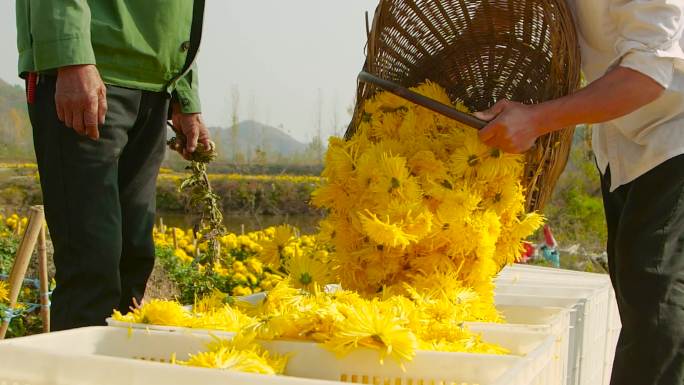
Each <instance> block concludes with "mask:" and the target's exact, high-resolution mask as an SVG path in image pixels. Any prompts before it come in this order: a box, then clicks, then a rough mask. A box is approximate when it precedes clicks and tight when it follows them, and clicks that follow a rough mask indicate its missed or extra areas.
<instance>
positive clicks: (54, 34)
mask: <svg viewBox="0 0 684 385" xmlns="http://www.w3.org/2000/svg"><path fill="white" fill-rule="evenodd" d="M16 5H17V46H18V49H19V75H20V76H24V75H25V74H26V73H27V72H50V71H53V70H55V69H56V68H59V67H63V66H68V65H76V64H95V65H96V66H97V69H98V70H99V72H100V75H101V76H102V80H103V81H104V82H105V83H107V84H111V85H116V86H122V87H128V88H134V89H140V90H147V91H156V92H160V91H167V92H169V93H172V94H173V96H174V97H175V98H177V100H178V101H179V102H180V103H181V106H182V110H183V112H186V113H191V112H200V102H199V95H198V90H197V88H198V80H197V69H196V65H195V64H194V63H193V65H192V67H189V68H187V67H186V60H187V57H188V55H189V53H192V52H197V49H196V48H197V47H191V43H190V33H191V29H192V28H191V26H192V25H193V24H196V25H197V26H196V28H201V24H200V23H201V19H202V15H201V14H198V15H195V16H194V18H195V23H193V1H191V0H17V2H16ZM198 13H199V12H198ZM195 40H196V42H197V43H199V39H195ZM190 60H193V61H194V57H191V58H190ZM186 68H187V71H184V69H186Z"/></svg>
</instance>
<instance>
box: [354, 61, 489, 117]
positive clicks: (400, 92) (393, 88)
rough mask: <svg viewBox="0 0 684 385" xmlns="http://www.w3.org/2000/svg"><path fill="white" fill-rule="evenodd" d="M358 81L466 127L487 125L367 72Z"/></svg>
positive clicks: (362, 72) (360, 75) (361, 74)
mask: <svg viewBox="0 0 684 385" xmlns="http://www.w3.org/2000/svg"><path fill="white" fill-rule="evenodd" d="M358 80H359V81H360V82H363V83H368V84H372V85H374V86H376V87H378V88H380V89H382V90H384V91H387V92H389V93H391V94H394V95H397V96H399V97H400V98H403V99H406V100H408V101H409V102H411V103H415V104H417V105H419V106H422V107H425V108H427V109H428V110H431V111H434V112H436V113H438V114H440V115H444V116H446V117H447V118H450V119H453V120H455V121H457V122H460V123H463V124H465V125H466V126H470V127H473V128H476V129H478V130H481V129H483V128H484V127H485V126H486V125H487V122H486V121H484V120H480V119H478V118H476V117H474V116H473V115H470V114H466V113H464V112H461V111H459V110H457V109H455V108H453V107H451V106H448V105H446V104H443V103H440V102H438V101H436V100H434V99H430V98H428V97H426V96H423V95H421V94H419V93H417V92H413V91H411V90H409V89H408V88H405V87H402V86H400V85H399V84H396V83H394V82H391V81H389V80H385V79H381V78H379V77H377V76H375V75H372V74H370V73H368V72H366V71H361V72H360V73H359V77H358Z"/></svg>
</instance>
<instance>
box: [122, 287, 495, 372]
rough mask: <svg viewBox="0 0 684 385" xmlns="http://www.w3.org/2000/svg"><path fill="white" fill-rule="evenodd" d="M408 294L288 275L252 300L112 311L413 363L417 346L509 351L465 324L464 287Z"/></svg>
mask: <svg viewBox="0 0 684 385" xmlns="http://www.w3.org/2000/svg"><path fill="white" fill-rule="evenodd" d="M447 286H448V283H447ZM407 291H408V292H409V293H410V296H409V297H406V296H403V295H394V296H388V297H386V298H373V299H367V298H363V297H362V296H360V295H359V294H358V293H356V292H353V291H346V290H342V289H339V290H330V291H325V290H321V289H319V287H318V286H317V285H314V286H313V289H312V290H311V291H310V292H307V291H304V290H301V289H297V288H295V287H293V285H292V284H291V282H290V280H289V279H287V280H284V281H282V282H280V283H279V284H278V285H277V286H276V287H275V288H274V289H273V290H271V291H269V292H268V293H267V295H266V296H265V298H264V299H263V300H262V301H260V302H258V303H256V304H250V303H247V302H241V301H238V302H237V303H235V304H234V305H230V304H227V303H226V302H225V300H224V299H225V298H224V297H223V296H222V294H221V293H214V294H212V295H210V296H207V297H205V298H203V299H201V300H199V301H197V303H195V305H194V306H193V308H192V310H189V309H187V308H184V307H183V306H181V305H180V304H179V303H178V302H175V301H165V300H152V301H150V302H149V303H146V304H144V305H143V306H142V307H140V308H138V309H136V310H135V311H133V312H131V313H128V314H126V315H122V314H121V313H119V312H115V313H114V315H113V318H114V319H115V320H118V321H122V322H134V323H144V324H151V325H164V326H181V327H189V328H196V329H210V330H222V331H230V332H236V333H237V336H238V338H239V337H244V336H249V337H250V338H258V339H259V340H305V341H312V342H316V343H320V344H322V346H323V347H325V348H326V349H328V350H330V351H331V352H334V353H336V354H337V355H339V356H344V355H346V354H348V353H349V352H351V351H353V350H354V349H357V348H369V349H374V350H376V351H378V352H379V354H380V361H381V362H382V360H383V359H384V358H385V357H390V358H392V359H394V360H396V361H397V362H399V363H400V364H403V363H405V362H408V361H411V360H412V359H413V357H414V356H415V354H416V352H417V351H418V350H433V351H443V352H470V353H487V354H505V353H507V351H506V350H505V349H503V348H501V347H498V346H496V345H492V344H488V343H486V342H483V341H482V340H481V337H480V336H479V335H477V334H474V333H472V332H471V331H470V330H469V329H468V328H467V327H466V326H465V325H464V323H463V319H464V318H465V317H466V315H467V314H468V312H469V310H470V308H471V307H472V306H477V301H478V299H477V296H474V295H472V293H471V292H469V291H465V290H463V291H461V292H460V293H459V295H458V297H456V298H451V297H449V296H448V295H447V294H446V293H447V292H449V293H452V292H453V291H451V290H433V291H431V292H426V293H418V292H417V291H416V290H413V289H411V288H407ZM222 354H223V353H222ZM212 357H213V356H212ZM216 359H217V360H219V361H221V362H223V359H219V358H216ZM213 360H214V358H212V360H209V361H208V362H215V361H213ZM206 365H208V364H206ZM206 365H204V366H206ZM217 365H218V364H217Z"/></svg>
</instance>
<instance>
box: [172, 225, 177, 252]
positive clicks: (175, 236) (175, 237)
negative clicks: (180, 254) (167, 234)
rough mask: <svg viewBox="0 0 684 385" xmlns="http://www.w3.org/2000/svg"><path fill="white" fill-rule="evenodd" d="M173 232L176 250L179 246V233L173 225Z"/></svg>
mask: <svg viewBox="0 0 684 385" xmlns="http://www.w3.org/2000/svg"><path fill="white" fill-rule="evenodd" d="M171 233H172V234H173V249H174V250H175V249H177V248H178V235H176V229H175V228H173V227H172V228H171Z"/></svg>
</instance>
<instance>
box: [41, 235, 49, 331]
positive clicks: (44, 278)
mask: <svg viewBox="0 0 684 385" xmlns="http://www.w3.org/2000/svg"><path fill="white" fill-rule="evenodd" d="M45 233H46V230H45V225H43V226H41V228H40V233H39V234H38V274H39V275H40V316H41V318H42V319H43V332H44V333H49V332H50V283H49V282H48V263H47V245H46V243H47V242H46V238H47V237H46V234H45Z"/></svg>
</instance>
